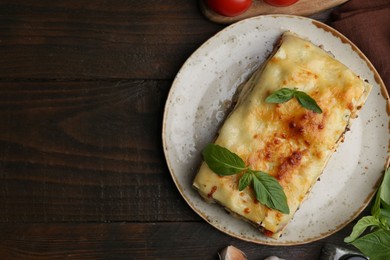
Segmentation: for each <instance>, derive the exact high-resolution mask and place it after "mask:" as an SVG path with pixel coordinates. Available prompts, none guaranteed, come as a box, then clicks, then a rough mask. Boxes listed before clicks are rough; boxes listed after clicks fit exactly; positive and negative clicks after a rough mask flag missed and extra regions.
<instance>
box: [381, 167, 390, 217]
mask: <svg viewBox="0 0 390 260" xmlns="http://www.w3.org/2000/svg"><path fill="white" fill-rule="evenodd" d="M389 169H390V168H388V169H387V171H386V173H385V176H384V177H383V180H382V184H381V189H380V192H379V193H380V199H381V203H382V206H383V207H384V208H385V209H389V210H390V170H389Z"/></svg>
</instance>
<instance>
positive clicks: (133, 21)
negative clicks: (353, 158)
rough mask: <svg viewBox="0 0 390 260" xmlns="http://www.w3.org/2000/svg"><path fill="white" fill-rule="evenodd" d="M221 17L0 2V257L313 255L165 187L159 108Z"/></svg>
mask: <svg viewBox="0 0 390 260" xmlns="http://www.w3.org/2000/svg"><path fill="white" fill-rule="evenodd" d="M223 28H224V25H220V24H216V23H213V22H210V21H209V20H208V19H206V18H205V17H204V16H203V15H202V13H201V12H200V9H199V5H198V1H197V0H192V1H182V0H164V1H160V0H146V1H135V0H119V1H108V0H96V1H87V0H77V1H76V0H70V1H45V0H29V1H28V0H25V1H22V0H12V1H11V0H3V1H1V2H0V57H1V59H0V259H63V258H70V259H84V258H90V259H216V257H217V255H216V253H217V251H218V250H220V249H221V248H223V247H225V246H227V245H229V244H234V245H236V246H238V247H240V248H241V249H242V250H243V251H244V252H246V253H247V254H248V256H250V259H263V258H264V257H266V256H268V255H279V256H281V257H285V258H286V259H316V258H318V256H319V254H320V251H321V247H322V246H323V245H324V243H326V242H332V243H336V244H339V245H343V246H345V244H344V243H343V242H342V239H343V238H344V237H345V235H346V234H348V233H349V232H350V231H351V227H352V224H350V225H348V227H346V228H345V229H343V230H341V231H340V232H338V233H336V234H334V235H332V236H330V237H328V238H326V239H324V240H321V241H318V242H315V243H310V244H307V245H301V246H296V247H288V248H286V247H270V246H260V245H255V244H251V243H247V242H244V241H239V240H237V239H234V238H232V237H230V236H227V235H225V234H223V233H221V232H219V231H217V230H215V229H214V228H213V227H211V226H210V225H209V224H208V223H206V222H205V221H203V220H202V219H201V218H200V217H199V216H197V215H196V214H195V213H194V212H193V211H192V210H191V209H190V207H189V206H188V205H187V204H186V203H185V201H184V200H183V198H182V197H181V196H180V194H179V192H178V190H177V189H176V187H175V185H174V183H173V181H172V179H171V176H170V173H169V171H168V169H167V166H166V162H165V159H164V155H163V151H162V142H161V125H162V114H163V109H164V105H165V100H166V98H167V95H168V92H169V89H170V86H171V83H172V81H173V79H174V77H175V75H176V73H177V71H178V70H179V68H180V67H181V65H182V64H183V63H184V61H185V60H186V59H187V58H188V56H189V55H190V54H191V53H192V52H193V51H194V50H196V49H197V48H198V47H199V46H200V45H201V44H202V43H203V42H204V41H205V40H207V39H208V38H209V37H211V36H212V35H214V34H215V33H217V32H218V31H220V30H221V29H223Z"/></svg>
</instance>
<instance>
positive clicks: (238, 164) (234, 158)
mask: <svg viewBox="0 0 390 260" xmlns="http://www.w3.org/2000/svg"><path fill="white" fill-rule="evenodd" d="M202 154H203V159H204V160H205V162H206V163H207V166H209V168H210V169H211V170H212V171H213V172H215V173H216V174H218V175H221V176H227V175H233V174H237V173H239V172H241V171H243V170H245V169H246V167H245V163H244V161H243V160H242V159H241V158H240V157H239V156H238V155H236V154H235V153H232V152H231V151H229V150H228V149H226V148H224V147H222V146H219V145H216V144H209V145H207V146H206V148H205V149H204V150H203V152H202Z"/></svg>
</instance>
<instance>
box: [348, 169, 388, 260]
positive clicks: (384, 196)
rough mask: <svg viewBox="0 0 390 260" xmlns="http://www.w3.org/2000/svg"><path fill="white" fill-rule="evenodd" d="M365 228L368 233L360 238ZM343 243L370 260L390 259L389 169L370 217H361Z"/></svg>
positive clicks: (376, 196) (377, 194)
mask: <svg viewBox="0 0 390 260" xmlns="http://www.w3.org/2000/svg"><path fill="white" fill-rule="evenodd" d="M367 228H370V231H369V232H368V233H367V234H365V235H363V236H362V234H363V233H364V231H365V230H366V229H367ZM344 242H346V243H350V244H352V245H354V246H355V247H356V248H358V249H359V250H360V251H361V252H362V253H363V254H365V255H366V256H368V257H370V259H371V260H382V259H383V260H385V259H386V260H388V259H390V168H388V169H387V170H386V172H385V176H384V178H383V180H382V184H381V186H380V187H379V189H378V191H377V193H376V195H375V200H374V204H373V206H372V208H371V216H365V217H362V218H361V219H360V220H359V221H358V222H357V223H356V224H355V226H354V227H353V229H352V232H351V234H350V235H349V236H348V237H346V238H345V239H344Z"/></svg>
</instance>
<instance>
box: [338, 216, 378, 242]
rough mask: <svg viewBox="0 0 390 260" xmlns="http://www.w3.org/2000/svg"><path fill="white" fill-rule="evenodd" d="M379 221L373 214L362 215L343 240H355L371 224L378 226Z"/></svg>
mask: <svg viewBox="0 0 390 260" xmlns="http://www.w3.org/2000/svg"><path fill="white" fill-rule="evenodd" d="M380 224H381V223H380V221H379V220H378V219H377V218H376V217H374V216H366V217H362V218H361V219H360V220H359V221H358V222H357V223H356V224H355V226H353V229H352V233H351V234H350V235H349V236H348V237H346V238H344V242H346V243H351V242H353V241H355V240H356V239H357V238H358V237H359V236H360V235H361V234H362V233H363V232H364V231H365V230H366V228H368V227H371V226H376V227H379V226H380Z"/></svg>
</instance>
